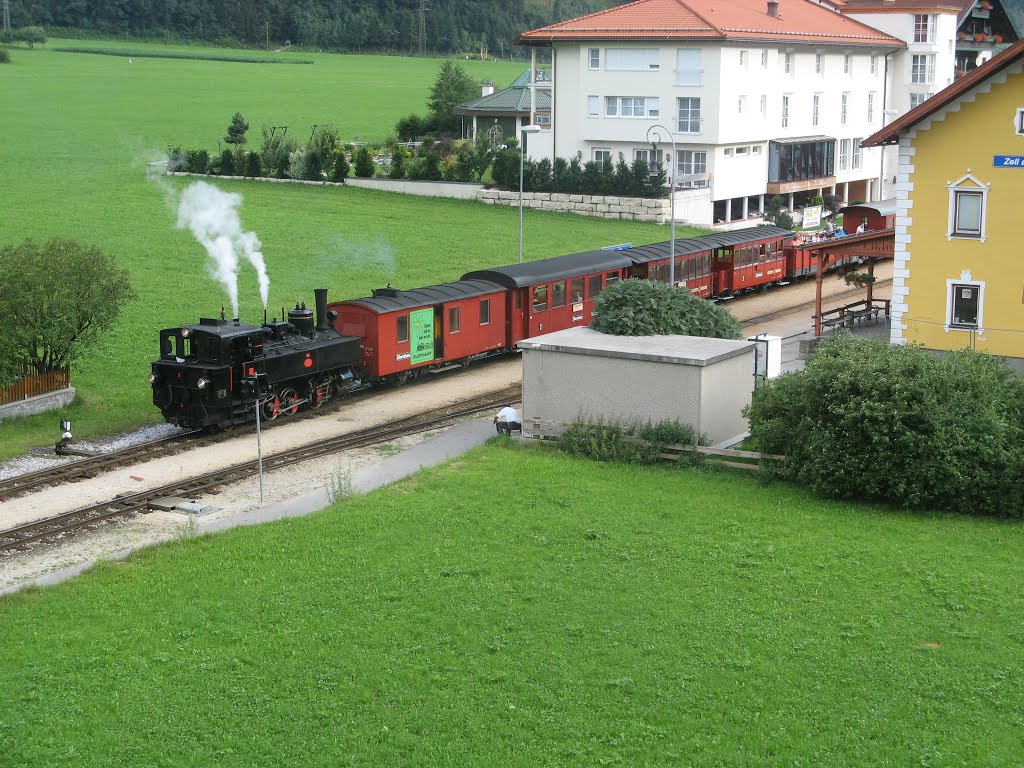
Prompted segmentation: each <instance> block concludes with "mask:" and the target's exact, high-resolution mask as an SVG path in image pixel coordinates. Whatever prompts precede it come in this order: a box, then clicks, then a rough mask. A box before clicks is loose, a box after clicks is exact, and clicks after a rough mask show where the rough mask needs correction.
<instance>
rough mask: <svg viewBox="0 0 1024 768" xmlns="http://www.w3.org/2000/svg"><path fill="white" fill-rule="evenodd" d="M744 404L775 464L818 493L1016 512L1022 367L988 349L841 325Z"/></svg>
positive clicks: (1021, 481)
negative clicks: (849, 331)
mask: <svg viewBox="0 0 1024 768" xmlns="http://www.w3.org/2000/svg"><path fill="white" fill-rule="evenodd" d="M748 415H749V418H750V431H751V442H752V443H753V444H754V445H755V447H756V448H758V449H759V450H762V451H765V452H768V453H781V454H786V455H787V456H788V457H789V459H788V461H787V462H786V463H785V464H784V465H783V466H781V467H779V468H778V469H777V471H778V472H779V474H780V475H781V476H782V477H784V478H787V479H790V480H793V481H795V482H799V483H801V484H804V485H807V486H808V487H810V488H812V489H813V490H814V491H815V492H816V493H819V494H821V495H823V496H828V497H837V498H849V499H863V500H880V501H887V502H891V503H895V504H899V505H902V506H905V507H926V508H932V509H943V510H951V511H956V512H963V513H968V514H984V515H1006V516H1012V517H1017V518H1024V378H1021V377H1018V376H1015V375H1014V374H1013V373H1012V372H1011V371H1010V369H1009V368H1008V367H1006V365H1005V364H1003V363H1002V362H1001V361H1000V360H998V359H996V358H992V357H989V356H987V355H983V354H979V353H974V352H969V351H964V352H956V353H951V354H949V355H947V356H946V357H945V358H944V359H942V360H939V359H937V358H935V357H933V356H932V355H930V354H928V353H927V352H925V351H923V350H921V349H918V348H916V347H907V346H890V345H889V344H887V343H885V341H882V340H876V341H856V340H854V339H853V338H851V337H849V336H848V335H840V336H838V337H836V338H833V339H831V340H829V341H828V342H826V343H824V344H823V345H821V346H819V347H818V350H817V351H816V352H815V354H814V355H813V356H812V357H811V359H810V360H809V361H808V363H807V367H806V368H805V369H804V370H803V371H798V372H794V373H788V374H785V375H783V376H781V377H779V378H778V379H776V380H774V381H771V382H768V383H766V384H764V385H763V386H761V387H759V388H758V389H757V391H756V392H755V394H754V399H753V403H752V405H751V406H750V408H749V410H748Z"/></svg>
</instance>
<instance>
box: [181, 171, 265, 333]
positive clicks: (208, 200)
mask: <svg viewBox="0 0 1024 768" xmlns="http://www.w3.org/2000/svg"><path fill="white" fill-rule="evenodd" d="M241 204H242V196H241V195H239V194H237V193H234V192H224V191H222V190H220V189H218V188H217V187H215V186H213V185H212V184H207V183H206V182H205V181H197V182H194V183H192V184H189V185H188V187H186V188H185V191H184V192H182V193H181V199H180V201H179V202H178V229H186V228H187V229H188V230H189V231H190V232H191V233H192V234H193V235H194V236H195V238H196V240H198V241H199V243H200V245H202V246H203V247H204V248H205V249H206V252H207V253H208V254H209V256H210V263H209V264H208V265H207V266H208V268H209V271H210V274H211V275H212V276H213V277H214V278H215V279H216V280H217V281H219V282H220V283H221V285H223V286H224V288H225V290H227V292H228V298H229V299H230V301H231V316H232V317H238V268H239V266H240V261H239V260H240V259H241V258H244V259H245V260H246V261H248V262H249V263H250V264H252V266H253V267H254V268H255V270H256V276H257V278H258V279H259V284H260V299H262V301H263V308H264V309H266V308H267V301H268V300H269V298H270V278H269V277H267V267H266V264H264V262H263V254H262V253H261V252H260V248H261V247H262V246H261V244H260V240H259V238H258V237H256V233H255V232H244V231H242V221H241V219H240V218H239V217H238V208H239V206H240V205H241Z"/></svg>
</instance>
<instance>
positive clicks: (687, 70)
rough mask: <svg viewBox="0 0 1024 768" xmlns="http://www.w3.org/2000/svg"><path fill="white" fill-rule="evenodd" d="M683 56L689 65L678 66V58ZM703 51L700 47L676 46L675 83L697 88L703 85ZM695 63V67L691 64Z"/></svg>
mask: <svg viewBox="0 0 1024 768" xmlns="http://www.w3.org/2000/svg"><path fill="white" fill-rule="evenodd" d="M683 56H685V57H686V58H687V59H689V60H690V61H689V62H687V63H689V64H690V65H691V66H688V67H680V66H679V64H680V61H679V59H680V58H681V57H683ZM703 60H704V53H703V51H702V50H701V49H700V48H677V49H676V71H675V83H676V85H681V86H685V87H690V88H699V87H701V86H702V85H704V64H703ZM693 64H696V65H697V66H696V68H694V67H693V66H692V65H693Z"/></svg>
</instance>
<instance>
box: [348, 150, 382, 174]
mask: <svg viewBox="0 0 1024 768" xmlns="http://www.w3.org/2000/svg"><path fill="white" fill-rule="evenodd" d="M353 160H354V161H355V163H354V165H355V169H356V176H358V177H359V178H360V179H372V178H373V174H374V171H376V169H377V166H376V165H375V164H374V162H373V156H372V155H370V148H369V147H368V146H366V145H365V144H363V145H362V146H361V147H359V148H358V149H357V150H356V154H355V157H354V158H353Z"/></svg>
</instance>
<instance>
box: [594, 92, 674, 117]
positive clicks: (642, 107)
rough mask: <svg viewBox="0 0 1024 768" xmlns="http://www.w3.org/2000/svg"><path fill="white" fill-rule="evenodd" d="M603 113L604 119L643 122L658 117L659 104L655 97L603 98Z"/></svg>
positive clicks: (659, 113) (659, 111)
mask: <svg viewBox="0 0 1024 768" xmlns="http://www.w3.org/2000/svg"><path fill="white" fill-rule="evenodd" d="M638 110H639V111H638ZM604 111H605V116H606V117H612V118H615V119H624V120H637V119H639V120H644V119H648V118H652V117H659V116H660V115H661V103H660V100H659V99H658V97H657V96H605V97H604Z"/></svg>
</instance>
